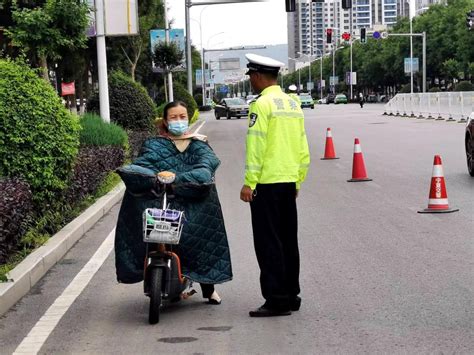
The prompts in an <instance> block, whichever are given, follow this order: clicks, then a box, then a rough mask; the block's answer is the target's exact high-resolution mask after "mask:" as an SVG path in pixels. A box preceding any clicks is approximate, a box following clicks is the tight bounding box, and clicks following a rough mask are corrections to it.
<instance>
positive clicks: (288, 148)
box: [245, 85, 310, 189]
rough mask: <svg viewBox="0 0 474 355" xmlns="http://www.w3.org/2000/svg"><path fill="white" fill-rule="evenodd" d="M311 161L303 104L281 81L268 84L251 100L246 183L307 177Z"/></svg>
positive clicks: (302, 179)
mask: <svg viewBox="0 0 474 355" xmlns="http://www.w3.org/2000/svg"><path fill="white" fill-rule="evenodd" d="M309 163H310V157H309V148H308V141H307V139H306V133H305V129H304V116H303V111H302V110H301V107H300V105H298V104H297V103H296V102H295V101H294V100H293V99H292V98H291V97H289V96H288V95H287V94H285V93H284V92H283V91H282V90H281V88H280V87H279V86H278V85H273V86H269V87H267V88H266V89H265V90H263V91H262V92H261V94H260V96H259V97H258V98H257V99H256V100H254V101H253V102H252V103H250V110H249V128H248V131H247V154H246V165H245V185H247V186H249V187H250V188H252V189H255V186H256V185H257V184H273V183H278V182H295V183H296V188H297V189H299V188H300V184H301V183H302V182H303V181H304V180H305V178H306V173H307V172H308V167H309Z"/></svg>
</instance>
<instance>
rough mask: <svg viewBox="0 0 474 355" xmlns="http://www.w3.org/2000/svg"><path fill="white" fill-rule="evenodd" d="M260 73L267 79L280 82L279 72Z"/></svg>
mask: <svg viewBox="0 0 474 355" xmlns="http://www.w3.org/2000/svg"><path fill="white" fill-rule="evenodd" d="M260 73H261V74H262V75H264V76H265V77H266V78H267V79H272V80H278V71H266V72H260Z"/></svg>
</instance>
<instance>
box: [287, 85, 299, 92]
mask: <svg viewBox="0 0 474 355" xmlns="http://www.w3.org/2000/svg"><path fill="white" fill-rule="evenodd" d="M288 89H290V90H291V91H296V90H297V87H296V85H295V84H291V85H290V86H288Z"/></svg>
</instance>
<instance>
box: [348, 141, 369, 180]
mask: <svg viewBox="0 0 474 355" xmlns="http://www.w3.org/2000/svg"><path fill="white" fill-rule="evenodd" d="M347 181H348V182H359V181H372V179H369V178H368V177H367V172H366V171H365V164H364V156H363V155H362V149H361V148H360V143H359V138H356V139H355V141H354V158H353V160H352V179H350V180H347Z"/></svg>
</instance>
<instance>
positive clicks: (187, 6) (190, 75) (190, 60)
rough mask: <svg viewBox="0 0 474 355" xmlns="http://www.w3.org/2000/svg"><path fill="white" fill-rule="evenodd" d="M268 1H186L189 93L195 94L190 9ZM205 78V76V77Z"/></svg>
mask: <svg viewBox="0 0 474 355" xmlns="http://www.w3.org/2000/svg"><path fill="white" fill-rule="evenodd" d="M264 1H266V0H216V1H204V2H192V1H191V0H185V4H184V18H185V23H186V39H185V41H186V73H187V81H188V92H189V93H190V94H191V95H192V94H193V68H192V58H191V23H190V22H191V17H190V14H189V12H190V9H191V7H192V6H199V5H225V4H235V3H246V2H264ZM203 77H204V76H203Z"/></svg>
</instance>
